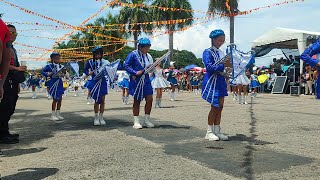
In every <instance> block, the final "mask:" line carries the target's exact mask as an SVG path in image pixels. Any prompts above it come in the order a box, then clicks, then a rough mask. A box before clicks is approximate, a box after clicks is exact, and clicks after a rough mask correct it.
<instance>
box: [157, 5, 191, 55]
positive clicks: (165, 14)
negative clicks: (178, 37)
mask: <svg viewBox="0 0 320 180" xmlns="http://www.w3.org/2000/svg"><path fill="white" fill-rule="evenodd" d="M152 5H154V6H158V7H166V8H175V9H186V10H189V11H171V10H166V11H164V10H161V9H158V8H155V9H153V16H154V20H155V21H169V20H179V19H187V20H186V21H181V22H179V23H175V24H171V23H168V24H159V25H157V27H158V28H165V29H166V30H167V31H168V32H169V50H170V52H171V54H170V57H169V60H172V59H173V31H175V30H177V29H179V28H183V27H185V26H188V25H191V24H192V23H193V19H192V18H193V12H192V7H191V4H190V2H189V1H188V0H154V1H153V3H152Z"/></svg>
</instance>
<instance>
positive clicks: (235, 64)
mask: <svg viewBox="0 0 320 180" xmlns="http://www.w3.org/2000/svg"><path fill="white" fill-rule="evenodd" d="M229 52H230V54H231V62H232V75H231V79H232V81H233V80H234V79H236V78H237V77H238V76H239V75H240V74H241V73H243V71H245V70H246V69H247V68H249V67H250V66H251V65H252V64H254V63H255V59H254V53H253V51H249V52H248V53H245V52H242V51H239V50H237V47H236V45H235V44H231V45H229V46H228V48H227V54H228V53H229Z"/></svg>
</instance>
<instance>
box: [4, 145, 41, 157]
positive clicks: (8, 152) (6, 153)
mask: <svg viewBox="0 0 320 180" xmlns="http://www.w3.org/2000/svg"><path fill="white" fill-rule="evenodd" d="M46 149H47V148H44V147H40V148H29V149H10V150H2V152H3V154H2V156H4V157H12V156H20V155H24V154H32V153H38V152H41V151H44V150H46Z"/></svg>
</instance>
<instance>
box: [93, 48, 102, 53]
mask: <svg viewBox="0 0 320 180" xmlns="http://www.w3.org/2000/svg"><path fill="white" fill-rule="evenodd" d="M97 51H101V52H102V51H103V48H102V46H96V47H94V48H93V49H92V53H95V52H97Z"/></svg>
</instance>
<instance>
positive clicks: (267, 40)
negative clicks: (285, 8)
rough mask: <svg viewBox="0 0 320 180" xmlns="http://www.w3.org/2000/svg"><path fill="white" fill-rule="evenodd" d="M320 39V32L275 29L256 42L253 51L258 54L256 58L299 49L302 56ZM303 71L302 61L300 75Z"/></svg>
mask: <svg viewBox="0 0 320 180" xmlns="http://www.w3.org/2000/svg"><path fill="white" fill-rule="evenodd" d="M318 38H320V32H310V31H302V30H296V29H287V28H275V29H273V30H271V31H269V32H267V33H265V34H264V35H262V36H260V37H259V38H257V39H256V40H254V41H253V44H252V50H254V51H255V52H256V54H255V56H256V57H260V56H264V55H266V54H268V53H269V52H270V51H271V50H272V49H298V50H299V53H300V54H302V53H303V51H304V50H305V49H306V47H307V45H308V44H309V43H310V42H312V41H314V40H316V39H318ZM307 43H308V44H307ZM302 70H303V62H302V60H300V73H302Z"/></svg>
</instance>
